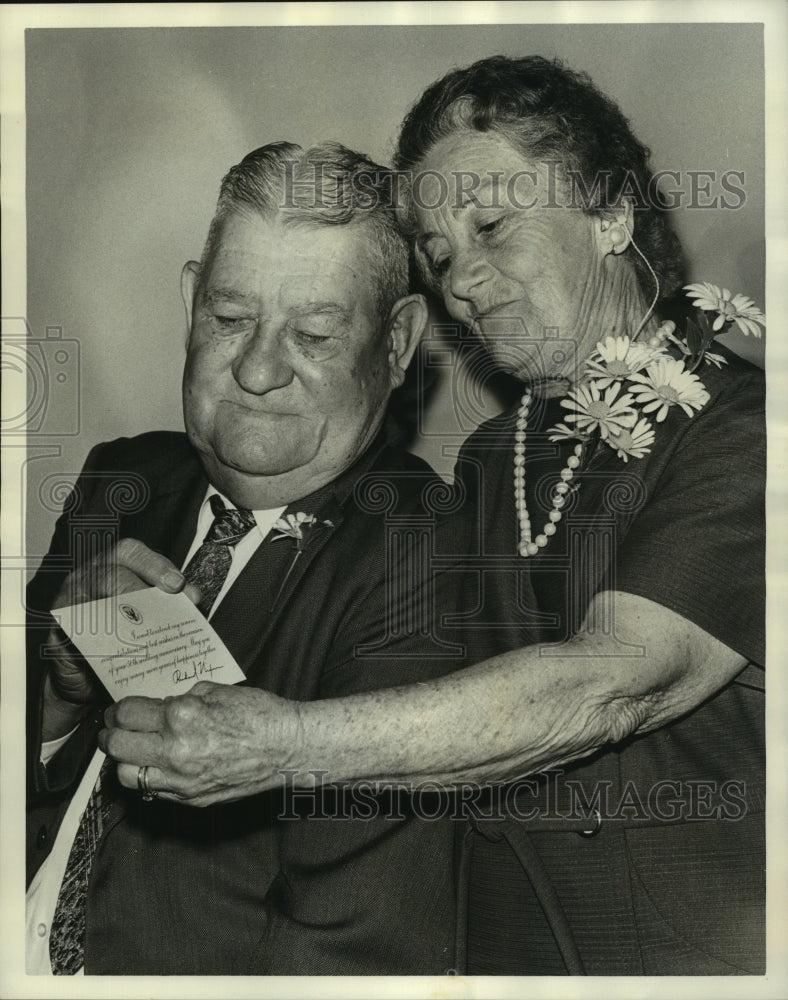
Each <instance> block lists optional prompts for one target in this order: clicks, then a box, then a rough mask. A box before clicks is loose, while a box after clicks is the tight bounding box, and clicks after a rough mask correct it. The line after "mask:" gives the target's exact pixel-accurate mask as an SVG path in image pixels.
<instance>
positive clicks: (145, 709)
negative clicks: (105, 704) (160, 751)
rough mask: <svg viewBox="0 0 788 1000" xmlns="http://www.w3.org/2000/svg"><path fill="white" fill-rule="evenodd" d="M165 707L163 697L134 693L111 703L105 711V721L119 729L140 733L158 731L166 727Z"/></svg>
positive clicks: (106, 723)
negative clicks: (145, 696) (150, 696)
mask: <svg viewBox="0 0 788 1000" xmlns="http://www.w3.org/2000/svg"><path fill="white" fill-rule="evenodd" d="M164 719H165V708H164V702H163V701H162V699H161V698H143V697H142V696H141V695H132V696H130V697H128V698H122V699H121V700H120V701H118V702H116V703H115V704H114V705H110V706H109V708H108V709H107V710H106V712H105V713H104V723H105V725H107V726H110V727H117V728H119V729H131V730H135V731H136V732H139V733H157V732H159V731H160V730H161V729H162V728H163V727H164Z"/></svg>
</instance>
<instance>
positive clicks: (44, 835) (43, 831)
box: [36, 826, 49, 850]
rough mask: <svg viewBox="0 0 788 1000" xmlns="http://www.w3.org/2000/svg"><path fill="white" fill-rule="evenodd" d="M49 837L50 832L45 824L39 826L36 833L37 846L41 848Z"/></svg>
mask: <svg viewBox="0 0 788 1000" xmlns="http://www.w3.org/2000/svg"><path fill="white" fill-rule="evenodd" d="M48 839H49V833H48V831H47V828H46V827H45V826H42V827H39V829H38V833H37V834H36V847H37V848H38V849H39V850H40V849H41V848H42V847H43V846H44V845H45V844H46V842H47V840H48Z"/></svg>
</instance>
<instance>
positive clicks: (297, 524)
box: [271, 511, 334, 604]
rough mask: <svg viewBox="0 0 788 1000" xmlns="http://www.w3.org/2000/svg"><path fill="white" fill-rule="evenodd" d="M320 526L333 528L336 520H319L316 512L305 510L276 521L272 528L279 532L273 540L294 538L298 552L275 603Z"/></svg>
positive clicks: (275, 600) (279, 540)
mask: <svg viewBox="0 0 788 1000" xmlns="http://www.w3.org/2000/svg"><path fill="white" fill-rule="evenodd" d="M320 527H324V528H333V527H334V522H333V521H328V520H325V521H319V520H318V519H317V518H316V517H315V515H314V514H305V513H304V512H303V511H299V512H298V513H297V514H286V515H285V516H284V517H279V518H277V519H276V521H274V525H273V529H272V530H273V531H275V532H277V534H276V535H274V537H273V538H272V539H271V541H272V542H281V540H282V539H283V538H292V539H293V540H294V541H295V543H296V552H295V555H294V556H293V561H292V562H291V563H290V565H289V567H288V569H287V572H286V573H285V578H284V580H282V585H281V586H280V588H279V590H278V591H277V594H276V597H275V598H274V604H276V602H277V601H278V600H279V596H280V594H281V593H282V591H283V590H284V587H285V584H286V583H287V581H288V579H289V577H290V574H291V573H292V572H293V567H294V566H295V564H296V563H297V562H298V558H299V556H300V555H301V553H302V552H303V551H304V549H305V548H306V546H307V543H308V541H309V539H310V538H311V537H312V534H313V533H314V531H315V529H316V528H320Z"/></svg>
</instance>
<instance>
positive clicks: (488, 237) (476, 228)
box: [413, 131, 607, 380]
mask: <svg viewBox="0 0 788 1000" xmlns="http://www.w3.org/2000/svg"><path fill="white" fill-rule="evenodd" d="M419 173H420V176H419V175H418V174H414V177H417V178H418V179H417V180H416V182H415V183H414V188H413V201H414V207H415V213H416V218H417V221H418V229H419V234H418V238H417V248H418V252H419V253H420V255H421V257H422V259H423V260H424V261H425V263H426V264H427V266H428V268H429V270H430V272H431V273H432V275H433V277H434V283H435V285H436V287H437V288H439V290H440V292H441V294H442V295H443V299H444V302H445V303H446V308H447V309H448V311H449V313H450V315H451V316H453V317H454V318H455V319H458V320H459V321H460V322H462V323H464V324H466V325H467V326H473V327H474V328H475V329H476V330H477V332H478V333H479V335H480V336H481V338H482V340H483V341H484V342H485V344H486V345H487V347H488V348H489V350H490V351H491V353H492V355H493V357H494V358H495V359H496V361H497V362H498V364H499V365H500V366H501V367H502V368H504V369H505V370H507V371H510V372H512V373H513V374H515V375H518V376H519V377H521V378H523V379H527V380H531V379H534V378H538V377H544V376H550V377H555V376H565V377H568V378H570V379H571V378H573V377H574V376H575V374H576V372H577V369H578V367H579V366H580V364H581V363H582V362H583V361H584V360H585V358H586V357H587V356H588V355H589V354H590V353H591V351H592V350H593V348H594V346H595V344H596V342H597V340H599V339H600V336H601V334H602V331H601V330H600V328H599V324H598V322H596V323H595V322H594V318H595V317H597V316H599V314H600V312H601V311H604V310H600V304H602V305H604V298H603V296H604V295H605V294H606V291H605V289H606V287H607V282H606V278H607V275H606V267H605V265H604V259H605V256H606V254H605V252H604V250H603V248H602V245H601V241H600V239H599V230H600V226H601V221H600V219H599V218H597V217H595V216H590V215H587V214H585V213H584V212H582V211H581V210H580V209H579V208H575V207H571V206H569V205H567V204H566V202H567V200H568V198H567V197H566V193H565V190H564V186H563V185H562V183H561V181H560V179H559V178H558V177H557V176H556V167H555V163H548V162H531V161H529V160H526V159H525V158H524V157H523V156H522V155H521V154H520V153H519V152H517V151H516V150H515V149H514V148H513V147H512V146H511V145H510V144H509V143H508V142H507V141H506V140H505V139H504V138H502V137H501V136H499V135H497V134H496V133H492V132H472V131H467V132H466V131H462V132H457V133H454V134H452V135H451V136H448V137H447V138H445V139H443V140H441V141H440V142H439V143H437V144H436V145H435V146H433V148H432V149H431V150H430V152H429V153H428V155H427V156H426V158H425V159H424V160H423V161H422V163H421V164H420V168H419Z"/></svg>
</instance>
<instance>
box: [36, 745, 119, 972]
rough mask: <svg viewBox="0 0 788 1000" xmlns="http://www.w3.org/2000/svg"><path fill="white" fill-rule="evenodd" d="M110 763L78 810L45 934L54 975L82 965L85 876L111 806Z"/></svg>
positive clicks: (77, 970)
mask: <svg viewBox="0 0 788 1000" xmlns="http://www.w3.org/2000/svg"><path fill="white" fill-rule="evenodd" d="M110 766H111V761H110V758H109V757H107V759H106V760H105V761H104V763H103V764H102V765H101V770H100V771H99V776H98V778H97V779H96V784H95V785H94V786H93V791H92V792H91V795H90V799H89V800H88V804H87V806H85V811H84V812H83V813H82V819H81V820H80V823H79V828H78V829H77V835H76V837H75V838H74V843H73V844H72V846H71V853H70V854H69V856H68V863H67V864H66V870H65V873H64V875H63V882H62V884H61V886H60V893H59V895H58V897H57V905H56V907H55V915H54V917H53V918H52V928H51V931H50V935H49V959H50V963H51V965H52V972H53V973H54V974H55V975H56V976H73V975H74V974H75V973H77V972H79V970H80V969H81V968H82V966H83V964H84V956H85V901H86V900H87V895H88V879H89V878H90V869H91V868H92V867H93V858H94V857H95V854H96V849H97V847H98V843H99V840H100V839H101V834H102V832H103V830H104V825H105V823H106V821H107V817H108V816H109V811H110V809H111V807H112V797H111V795H110V794H108V792H109V782H110V780H111V779H110V774H109V769H110Z"/></svg>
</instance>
